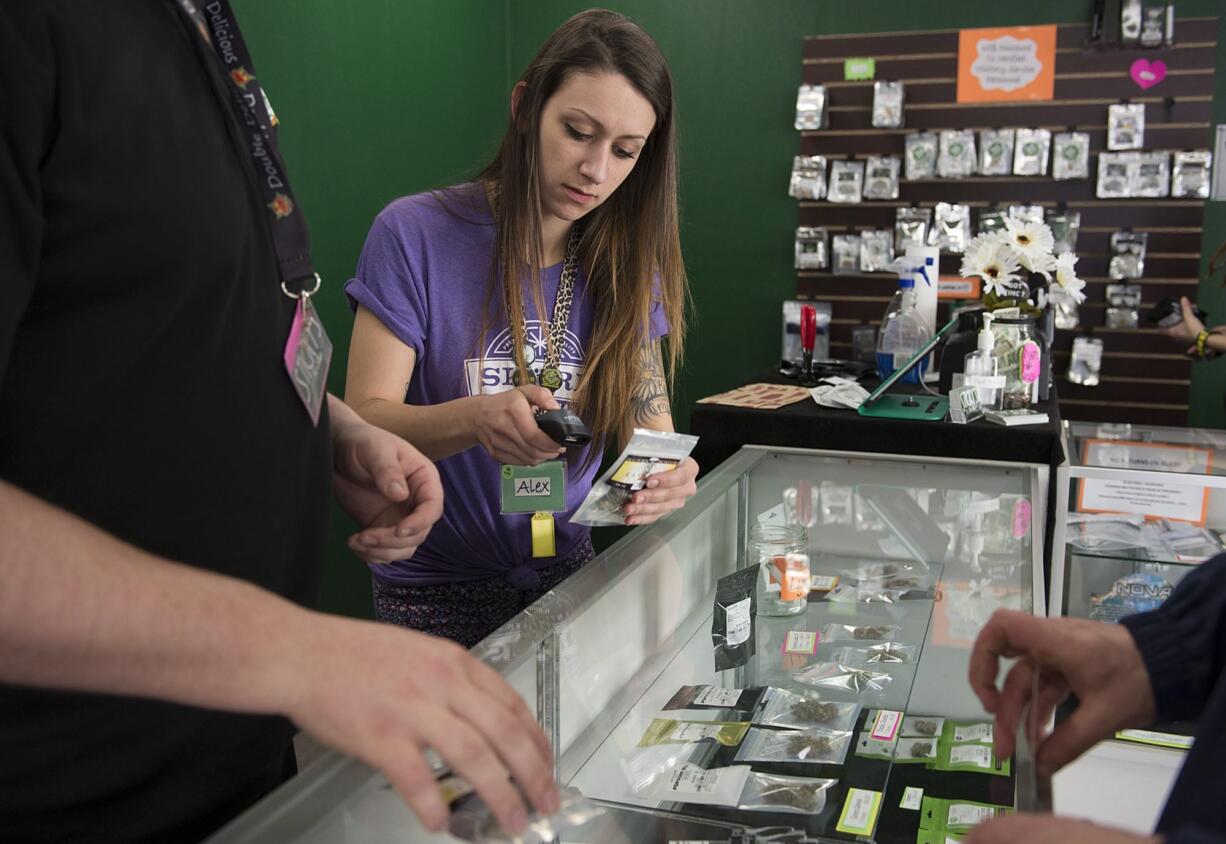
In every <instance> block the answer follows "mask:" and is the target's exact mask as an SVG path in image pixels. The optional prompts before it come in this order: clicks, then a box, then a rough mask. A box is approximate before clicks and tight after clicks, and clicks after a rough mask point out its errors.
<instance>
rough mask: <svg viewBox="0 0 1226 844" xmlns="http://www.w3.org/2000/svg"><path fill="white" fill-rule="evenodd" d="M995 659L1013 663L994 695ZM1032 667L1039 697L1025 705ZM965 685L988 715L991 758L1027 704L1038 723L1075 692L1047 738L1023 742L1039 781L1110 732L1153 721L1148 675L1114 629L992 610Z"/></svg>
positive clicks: (1008, 747)
mask: <svg viewBox="0 0 1226 844" xmlns="http://www.w3.org/2000/svg"><path fill="white" fill-rule="evenodd" d="M1001 657H1020V659H1019V660H1018V661H1017V663H1016V664H1014V666H1013V667H1012V668H1011V669H1010V670H1009V673H1008V675H1007V676H1006V677H1005V681H1004V684H1003V685H1002V687H1001V689H1000V690H999V691H997V688H996V675H997V673H998V670H999V667H1000V659H1001ZM1036 669H1037V670H1038V671H1039V699H1038V701H1031V696H1032V682H1033V678H1034V671H1035V670H1036ZM970 682H971V688H972V689H974V691H975V694H976V695H977V696H978V697H979V701H980V703H982V704H983V708H984V709H986V710H987V711H988V712H991V713H993V714H995V715H996V727H995V729H994V730H993V733H994V738H995V744H996V756H997V758H999V759H1004V758H1007V757H1008V756H1010V755H1012V753H1013V745H1014V736H1015V735H1016V734H1017V727H1018V722H1019V721H1020V719H1021V717H1022V711H1023V710H1024V709H1025V706H1026V704H1027V702H1030V703H1031V705H1032V706H1035V707H1037V712H1036V714H1035V723H1038V724H1046V723H1047V721H1048V720H1049V719H1050V717H1051V714H1052V712H1053V711H1054V710H1055V707H1056V706H1057V705H1059V703H1060V702H1061V701H1062V700H1064V699H1065V698H1066V697H1068V695H1069V693H1070V692H1072V693H1074V694H1076V695H1077V697H1078V699H1079V701H1080V703H1079V705H1078V707H1077V709H1076V710H1075V711H1074V712H1073V714H1072V715H1070V716H1069V717H1068V718H1066V719H1065V720H1064V721H1062V722H1061V723H1060V724H1059V725H1058V726H1057V727H1056V729H1055V730H1054V731H1053V732H1052V733H1051V735H1049V736H1047V737H1046V738H1043V739H1042V740H1039V737H1038V736H1031V737H1030V738H1031V740H1032V741H1036V742H1038V746H1037V749H1036V752H1035V759H1036V762H1037V765H1038V769H1039V773H1040V774H1041V775H1044V776H1050V775H1051V774H1053V773H1054V772H1055V771H1057V770H1059V769H1060V768H1061V767H1063V766H1064V765H1067V764H1068V763H1069V762H1071V761H1073V760H1074V759H1076V758H1077V757H1078V756H1080V755H1081V754H1082V753H1083V752H1085V751H1086V750H1088V749H1089V748H1090V747H1092V746H1094V745H1095V744H1097V743H1098V742H1099V741H1101V740H1102V739H1105V738H1108V737H1109V736H1111V735H1113V734H1114V733H1115V731H1116V730H1120V729H1123V728H1125V727H1139V726H1143V725H1145V724H1149V723H1151V722H1152V721H1153V718H1154V695H1153V688H1152V686H1151V685H1150V681H1149V672H1148V671H1147V670H1146V668H1145V663H1144V662H1143V661H1142V660H1141V654H1140V652H1139V651H1138V650H1137V647H1136V643H1135V642H1134V641H1133V639H1132V635H1131V634H1130V633H1129V632H1128V630H1127V629H1126V628H1125V627H1123V626H1121V625H1118V624H1104V623H1101V622H1097V621H1083V620H1081V619H1073V618H1050V619H1045V618H1036V617H1035V616H1032V615H1030V614H1028V613H1023V612H1017V611H1015V610H997V611H996V613H995V614H994V615H993V616H992V617H991V618H990V619H989V620H988V623H987V624H986V625H985V626H984V628H983V629H982V630H980V631H979V636H978V638H976V639H975V647H974V650H973V651H972V652H971V660H970Z"/></svg>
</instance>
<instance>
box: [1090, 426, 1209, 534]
mask: <svg viewBox="0 0 1226 844" xmlns="http://www.w3.org/2000/svg"><path fill="white" fill-rule="evenodd" d="M1082 463H1083V464H1084V465H1086V466H1101V467H1104V468H1110V469H1133V470H1139V471H1140V473H1141V474H1139V475H1137V476H1134V477H1133V478H1120V479H1119V480H1114V479H1112V480H1104V479H1102V478H1083V479H1082V480H1081V488H1080V489H1079V490H1078V494H1077V509H1078V510H1079V511H1080V512H1082V513H1130V514H1132V515H1136V516H1145V517H1146V518H1149V519H1173V520H1174V521H1179V522H1190V523H1191V524H1194V525H1197V526H1199V527H1204V525H1205V517H1206V515H1207V514H1208V509H1209V489H1208V488H1207V487H1204V486H1201V485H1198V484H1196V483H1195V482H1194V479H1193V478H1189V480H1190V481H1193V482H1191V483H1172V482H1171V481H1167V480H1162V479H1160V478H1146V477H1144V474H1143V473H1144V472H1175V473H1178V474H1183V475H1207V474H1209V473H1210V471H1211V470H1212V468H1213V449H1210V448H1193V447H1191V446H1186V445H1176V444H1166V443H1141V442H1130V441H1127V440H1086V441H1085V447H1084V451H1083V454H1082Z"/></svg>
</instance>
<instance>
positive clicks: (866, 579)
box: [839, 560, 918, 584]
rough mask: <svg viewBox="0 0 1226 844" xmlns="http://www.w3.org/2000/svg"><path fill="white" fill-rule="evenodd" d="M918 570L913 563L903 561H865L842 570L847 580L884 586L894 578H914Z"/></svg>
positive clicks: (841, 572)
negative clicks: (883, 584)
mask: <svg viewBox="0 0 1226 844" xmlns="http://www.w3.org/2000/svg"><path fill="white" fill-rule="evenodd" d="M917 571H918V570H917V569H916V568H915V566H914V565H913V564H912V563H907V562H902V561H878V560H865V561H862V562H859V563H856V565H855V566H854V567H853V566H848V567H847V568H844V569H842V570H840V572H839V573H840V574H841V575H842V576H843V577H844V578H845V579H847V580H854V581H855V582H856V583H860V584H882V583H884V582H885V581H886V580H888V579H890V578H892V577H914V576H917Z"/></svg>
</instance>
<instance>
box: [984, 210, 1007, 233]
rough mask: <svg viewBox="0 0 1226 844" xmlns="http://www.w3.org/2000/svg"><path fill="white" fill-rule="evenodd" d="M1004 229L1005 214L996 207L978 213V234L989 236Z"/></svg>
mask: <svg viewBox="0 0 1226 844" xmlns="http://www.w3.org/2000/svg"><path fill="white" fill-rule="evenodd" d="M1004 228H1005V212H1004V211H1001V210H1000V209H999V208H997V207H996V206H993V207H991V208H989V209H988V210H986V211H980V212H979V234H991V233H992V232H996V231H1001V230H1003V229H1004Z"/></svg>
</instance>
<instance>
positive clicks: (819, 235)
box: [796, 226, 830, 270]
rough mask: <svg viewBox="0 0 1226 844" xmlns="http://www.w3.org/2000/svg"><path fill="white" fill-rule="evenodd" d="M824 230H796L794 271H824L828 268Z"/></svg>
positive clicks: (805, 227)
mask: <svg viewBox="0 0 1226 844" xmlns="http://www.w3.org/2000/svg"><path fill="white" fill-rule="evenodd" d="M828 237H829V235H827V233H826V230H825V229H824V228H821V227H820V226H798V227H797V229H796V269H798V270H824V269H827V268H829V266H830V255H829V252H828V248H829V247H828V246H827V243H826V242H827V239H828Z"/></svg>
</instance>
